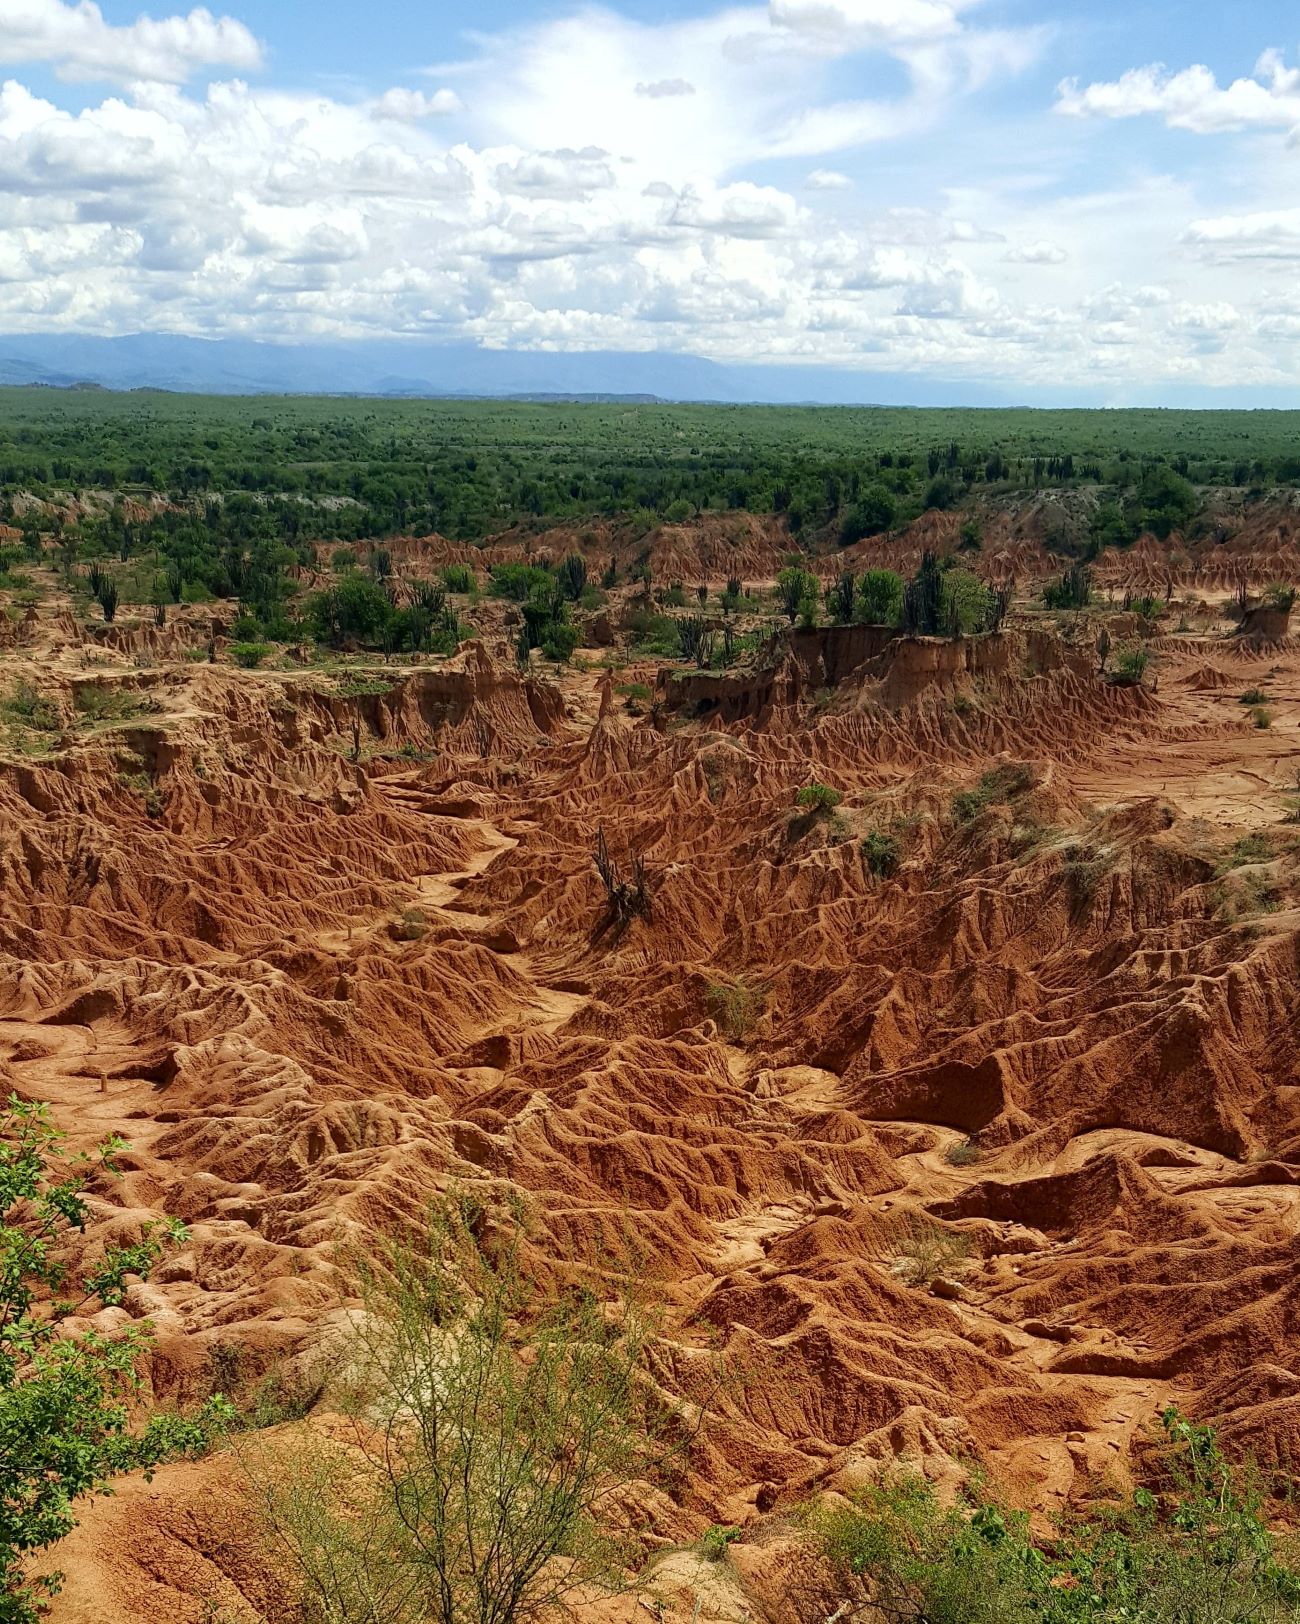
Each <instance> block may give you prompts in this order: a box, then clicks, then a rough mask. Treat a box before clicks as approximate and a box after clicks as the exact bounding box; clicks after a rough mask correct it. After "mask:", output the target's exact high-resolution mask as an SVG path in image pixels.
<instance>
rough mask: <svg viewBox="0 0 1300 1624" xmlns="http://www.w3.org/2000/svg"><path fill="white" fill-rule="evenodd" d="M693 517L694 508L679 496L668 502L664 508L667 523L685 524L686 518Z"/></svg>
mask: <svg viewBox="0 0 1300 1624" xmlns="http://www.w3.org/2000/svg"><path fill="white" fill-rule="evenodd" d="M694 517H695V509H694V508H693V507H692V506H691V504H690V503H689V502H688V501H687V500H686V499H685V497H681V496H679V497H678V498H677V500H676V501H675V502H670V503H669V504H668V506H667V507H666V508H665V509H664V518H665V520H666V521H667V522H668V523H669V524H685V523H686V521H687V520H688V519H693V518H694Z"/></svg>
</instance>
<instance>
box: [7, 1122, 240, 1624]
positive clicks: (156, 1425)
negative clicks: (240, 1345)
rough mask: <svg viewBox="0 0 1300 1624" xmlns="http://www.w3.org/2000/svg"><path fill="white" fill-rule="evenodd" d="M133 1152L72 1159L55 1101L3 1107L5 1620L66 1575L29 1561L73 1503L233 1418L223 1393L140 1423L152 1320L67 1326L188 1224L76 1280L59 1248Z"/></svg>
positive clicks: (25, 1617) (185, 1448)
mask: <svg viewBox="0 0 1300 1624" xmlns="http://www.w3.org/2000/svg"><path fill="white" fill-rule="evenodd" d="M125 1148H126V1146H125V1145H124V1144H123V1142H122V1141H121V1140H118V1139H109V1140H106V1141H105V1142H104V1143H103V1144H102V1145H100V1146H99V1147H98V1150H97V1152H96V1154H95V1155H94V1156H93V1157H90V1156H75V1157H74V1156H70V1155H68V1154H67V1152H66V1151H65V1149H64V1142H63V1135H62V1134H61V1133H60V1132H59V1131H58V1130H57V1129H56V1128H55V1127H54V1126H53V1125H52V1123H51V1122H50V1120H49V1117H48V1114H47V1111H46V1108H45V1106H43V1105H31V1104H28V1103H26V1102H25V1101H22V1100H19V1099H18V1098H17V1097H16V1096H13V1095H11V1096H10V1098H9V1101H8V1103H7V1105H6V1106H5V1107H4V1108H3V1110H2V1111H0V1568H2V1569H3V1579H2V1580H0V1590H2V1592H3V1593H2V1594H0V1621H3V1624H35V1621H36V1620H37V1619H38V1618H39V1617H40V1616H41V1614H42V1613H43V1611H44V1601H45V1599H46V1598H48V1597H50V1596H53V1595H57V1594H58V1591H59V1575H58V1574H57V1573H54V1574H47V1575H44V1576H40V1577H36V1576H32V1575H31V1574H30V1573H29V1572H28V1569H27V1561H28V1559H29V1558H30V1557H31V1556H32V1555H33V1554H34V1553H36V1552H39V1551H43V1550H45V1549H47V1548H48V1547H49V1546H51V1545H53V1544H55V1543H56V1542H57V1541H58V1540H60V1539H62V1538H63V1536H64V1535H65V1534H68V1533H70V1532H71V1531H72V1529H73V1528H74V1527H75V1526H76V1517H75V1515H74V1513H73V1502H74V1501H75V1500H76V1499H77V1497H78V1496H80V1495H86V1494H95V1493H104V1492H107V1491H108V1485H109V1480H110V1478H112V1477H113V1476H114V1475H115V1474H116V1473H118V1472H124V1471H129V1470H130V1469H131V1468H132V1467H139V1466H143V1467H145V1468H149V1467H152V1466H154V1465H156V1464H157V1463H158V1462H159V1461H161V1460H164V1459H166V1458H167V1457H169V1456H172V1455H176V1454H189V1453H196V1452H198V1451H200V1450H202V1449H203V1448H205V1447H206V1446H207V1444H208V1442H209V1441H210V1439H211V1436H212V1433H213V1429H214V1427H215V1426H217V1425H218V1424H220V1423H222V1422H223V1421H224V1420H225V1419H227V1418H228V1413H229V1408H228V1406H227V1405H226V1403H225V1401H224V1399H220V1398H218V1399H216V1400H214V1401H213V1403H212V1404H211V1405H210V1406H209V1407H208V1409H207V1410H206V1411H205V1412H204V1413H203V1414H202V1415H200V1416H199V1417H197V1418H195V1419H193V1420H185V1419H183V1418H182V1417H180V1416H176V1415H161V1414H160V1415H156V1416H154V1417H153V1418H152V1419H151V1420H150V1422H149V1424H148V1425H147V1427H146V1428H145V1429H144V1431H143V1432H142V1433H136V1434H132V1433H131V1432H130V1431H129V1430H128V1419H129V1410H128V1401H129V1399H130V1398H131V1396H132V1394H133V1393H134V1391H135V1390H136V1388H137V1387H138V1382H137V1378H136V1374H135V1365H136V1362H137V1360H138V1359H139V1357H140V1355H141V1353H142V1352H143V1351H144V1349H145V1348H146V1346H147V1344H148V1334H147V1328H145V1327H132V1328H130V1329H129V1330H127V1331H125V1332H123V1333H121V1334H120V1335H113V1336H103V1335H99V1334H97V1333H89V1334H86V1335H81V1336H78V1335H67V1334H65V1321H67V1320H68V1319H69V1318H70V1317H71V1316H73V1315H87V1314H93V1313H95V1312H96V1311H97V1310H98V1309H99V1308H101V1307H109V1306H112V1305H115V1304H118V1303H120V1302H121V1300H122V1294H123V1290H124V1281H125V1277H126V1276H127V1275H128V1274H134V1275H139V1276H145V1277H147V1275H148V1273H149V1270H150V1268H151V1266H152V1265H153V1264H154V1263H155V1262H156V1261H157V1259H158V1257H159V1256H160V1255H161V1254H162V1251H163V1249H164V1247H165V1246H166V1245H167V1244H169V1243H170V1242H173V1241H181V1240H184V1239H185V1231H184V1229H183V1228H182V1227H181V1226H180V1225H179V1224H160V1225H155V1226H152V1227H149V1226H146V1228H145V1229H144V1231H143V1232H142V1234H141V1236H140V1238H139V1240H137V1241H136V1242H134V1243H133V1244H132V1245H130V1246H113V1247H109V1248H107V1249H106V1250H105V1252H104V1253H103V1255H102V1257H100V1258H99V1260H98V1267H97V1268H95V1269H94V1270H92V1271H91V1272H90V1273H89V1274H87V1275H86V1276H84V1277H83V1278H82V1279H81V1280H80V1281H79V1282H74V1281H73V1280H72V1278H71V1277H70V1275H69V1272H68V1270H67V1268H66V1267H65V1265H64V1264H63V1263H62V1262H61V1261H60V1252H61V1249H62V1247H63V1246H64V1245H66V1243H67V1240H68V1238H69V1235H70V1233H71V1232H72V1231H75V1230H81V1229H84V1227H85V1225H86V1222H87V1219H88V1217H89V1212H88V1209H87V1205H86V1199H85V1191H86V1188H87V1185H88V1183H89V1181H90V1179H91V1177H92V1175H94V1174H97V1173H108V1174H109V1175H110V1176H113V1175H115V1174H116V1172H117V1169H116V1166H115V1163H114V1157H115V1156H116V1155H117V1154H118V1153H119V1152H121V1151H122V1150H124V1149H125Z"/></svg>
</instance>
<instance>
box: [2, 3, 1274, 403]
mask: <svg viewBox="0 0 1300 1624" xmlns="http://www.w3.org/2000/svg"><path fill="white" fill-rule="evenodd" d="M1298 183H1300V11H1297V9H1296V8H1295V7H1294V6H1293V5H1284V4H1281V3H1273V0H1259V3H1254V0H1246V3H1239V4H1237V5H1236V6H1233V7H1211V6H1208V5H1203V4H1170V3H1164V0H1085V3H1083V4H1080V3H1079V0H1055V3H1048V0H1039V3H1034V0H767V3H758V4H731V5H724V6H717V5H711V4H708V3H705V0H621V3H610V4H582V3H566V0H474V3H473V4H472V5H455V4H427V3H426V4H417V3H415V0H371V3H369V4H367V5H364V6H363V5H359V4H354V3H352V0H311V3H310V4H308V3H306V0H256V3H252V0H248V3H240V0H234V3H233V5H232V7H231V9H230V10H228V11H222V10H217V11H210V10H206V9H198V10H191V11H168V10H166V9H165V7H163V8H160V9H155V10H152V11H149V12H145V13H141V12H140V11H139V9H138V6H137V4H135V3H132V4H118V3H116V0H113V3H109V0H105V3H103V4H102V5H99V6H96V5H94V4H91V3H89V0H82V3H80V4H76V3H69V0H0V332H3V333H19V332H23V333H50V332H65V333H66V332H73V333H85V334H96V335H114V334H125V333H135V332H142V331H153V332H169V333H184V334H191V335H198V336H212V337H218V336H226V337H243V338H247V337H255V338H265V339H275V340H281V341H284V340H296V341H306V340H319V339H330V340H335V339H347V338H368V339H374V338H383V337H396V338H411V339H419V340H422V341H428V340H434V341H455V342H457V343H465V342H470V343H475V344H479V345H483V346H486V347H489V348H493V349H505V350H543V351H545V350H558V351H667V352H673V353H679V354H689V355H700V356H705V357H708V358H710V359H713V360H717V361H722V362H748V363H762V364H765V365H774V366H775V365H781V364H792V363H793V364H799V365H802V366H808V365H817V366H823V367H833V368H844V369H857V370H861V371H863V372H870V373H871V374H873V375H877V376H890V375H893V376H898V377H907V378H911V379H922V380H924V379H929V380H934V381H936V383H938V384H942V382H943V381H945V380H948V381H953V382H961V383H970V382H972V381H979V382H981V383H988V384H995V385H1006V386H1009V387H1012V388H1022V389H1024V390H1026V392H1031V391H1034V390H1040V389H1051V390H1053V391H1055V392H1056V393H1057V394H1059V393H1060V392H1061V391H1062V390H1064V391H1066V392H1068V391H1070V390H1078V391H1079V392H1080V395H1081V396H1083V395H1086V396H1087V398H1089V399H1103V400H1107V401H1113V402H1114V403H1115V404H1122V403H1127V402H1130V401H1135V400H1141V399H1143V398H1145V397H1147V396H1150V395H1159V397H1160V398H1162V399H1167V398H1177V397H1178V393H1179V391H1180V390H1186V391H1187V392H1188V394H1189V396H1190V395H1192V394H1195V395H1196V396H1197V397H1198V398H1201V397H1203V396H1204V395H1205V392H1206V391H1215V390H1220V389H1221V390H1224V391H1233V392H1234V398H1235V399H1240V398H1241V397H1242V392H1243V391H1244V392H1245V394H1246V396H1247V397H1249V395H1250V393H1251V391H1258V392H1259V396H1260V398H1261V399H1265V398H1267V399H1269V400H1270V401H1273V400H1275V399H1276V392H1277V391H1279V390H1282V391H1286V392H1290V393H1292V394H1293V395H1294V398H1296V399H1300V277H1298V276H1297V272H1298V271H1300V185H1298Z"/></svg>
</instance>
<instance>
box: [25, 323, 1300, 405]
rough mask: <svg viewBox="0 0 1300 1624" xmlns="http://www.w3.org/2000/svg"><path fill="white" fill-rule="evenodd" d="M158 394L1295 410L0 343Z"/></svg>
mask: <svg viewBox="0 0 1300 1624" xmlns="http://www.w3.org/2000/svg"><path fill="white" fill-rule="evenodd" d="M2 384H43V385H46V386H47V387H50V388H59V389H70V388H75V387H77V386H82V387H86V386H98V387H100V388H103V389H167V390H174V391H177V392H181V393H185V394H213V395H260V394H290V395H302V394H308V395H386V396H391V397H403V396H408V397H415V396H425V397H427V396H435V397H436V396H446V397H456V396H462V397H463V396H488V397H498V398H508V399H534V400H544V399H563V400H573V399H592V400H607V401H654V400H663V401H714V402H719V403H721V404H726V405H741V404H751V403H756V402H770V403H772V404H774V405H796V404H818V405H828V406H848V405H853V406H869V405H876V406H1040V407H1066V406H1105V405H1144V406H1182V407H1192V406H1217V407H1225V408H1226V407H1251V406H1257V407H1294V406H1296V405H1300V389H1286V390H1257V389H1254V390H1246V389H1234V390H1209V389H1198V390H1195V391H1190V392H1189V391H1188V390H1187V389H1186V388H1182V387H1172V386H1165V385H1155V386H1152V387H1145V388H1142V389H1129V390H1126V391H1124V394H1123V396H1122V398H1117V397H1116V395H1115V393H1114V392H1113V391H1110V392H1103V391H1100V390H1078V389H1074V390H1069V389H1064V388H1061V389H1052V390H1047V389H1036V388H1028V387H1020V386H1016V387H1006V386H1001V385H998V384H996V383H981V382H974V383H972V382H969V381H962V382H945V381H943V380H939V379H931V378H922V377H912V376H909V375H907V374H898V373H872V372H859V371H852V370H849V369H843V368H836V367H824V366H783V365H775V364H773V365H767V366H763V365H755V364H748V365H724V364H721V363H718V362H715V361H708V360H705V359H704V358H703V357H702V356H697V355H674V354H667V353H662V352H636V353H626V354H622V353H616V352H611V351H604V352H601V351H585V352H580V353H572V354H561V353H557V352H555V351H541V350H485V349H480V348H479V347H478V346H476V345H473V344H436V343H431V342H427V341H426V342H421V341H416V340H411V341H405V340H397V339H385V340H357V341H354V342H347V343H344V342H337V343H293V344H273V343H262V342H258V341H257V340H255V339H243V338H215V339H207V338H187V337H183V336H181V335H179V334H173V333H133V334H131V335H129V336H126V337H122V338H95V337H83V336H81V335H79V334H75V333H50V334H38V333H21V334H13V335H10V336H8V337H5V336H3V335H0V385H2Z"/></svg>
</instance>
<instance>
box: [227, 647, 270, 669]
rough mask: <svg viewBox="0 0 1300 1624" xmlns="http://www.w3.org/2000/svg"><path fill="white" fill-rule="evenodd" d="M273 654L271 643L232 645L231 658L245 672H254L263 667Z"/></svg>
mask: <svg viewBox="0 0 1300 1624" xmlns="http://www.w3.org/2000/svg"><path fill="white" fill-rule="evenodd" d="M270 653H271V645H270V644H269V643H232V644H231V645H230V658H231V659H232V660H233V661H234V662H235V664H236V665H237V666H239V667H241V669H243V670H244V671H252V670H254V669H255V668H256V667H257V666H259V665H261V663H262V661H263V660H264V659H265V658H266V657H267V655H268V654H270Z"/></svg>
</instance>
